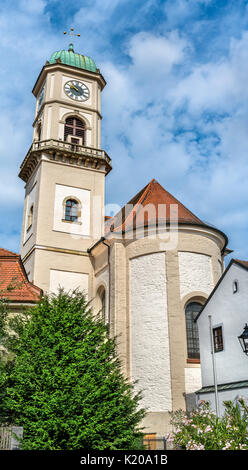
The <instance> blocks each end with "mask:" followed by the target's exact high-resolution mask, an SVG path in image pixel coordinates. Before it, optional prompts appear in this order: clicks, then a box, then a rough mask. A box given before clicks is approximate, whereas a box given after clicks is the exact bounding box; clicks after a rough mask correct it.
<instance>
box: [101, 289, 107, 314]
mask: <svg viewBox="0 0 248 470" xmlns="http://www.w3.org/2000/svg"><path fill="white" fill-rule="evenodd" d="M101 304H102V309H101V310H102V319H103V320H104V321H105V316H106V293H105V289H103V291H102V293H101Z"/></svg>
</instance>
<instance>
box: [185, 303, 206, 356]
mask: <svg viewBox="0 0 248 470" xmlns="http://www.w3.org/2000/svg"><path fill="white" fill-rule="evenodd" d="M201 308H202V305H201V304H199V303H198V302H191V303H189V304H188V305H187V306H186V309H185V317H186V334H187V351H188V358H189V359H200V348H199V334H198V326H197V323H196V322H195V321H194V320H195V318H196V316H197V315H198V313H199V312H200V310H201Z"/></svg>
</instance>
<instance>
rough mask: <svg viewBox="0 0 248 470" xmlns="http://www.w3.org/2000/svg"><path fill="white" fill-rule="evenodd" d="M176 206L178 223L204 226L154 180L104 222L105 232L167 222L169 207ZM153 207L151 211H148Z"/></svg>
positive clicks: (169, 215)
mask: <svg viewBox="0 0 248 470" xmlns="http://www.w3.org/2000/svg"><path fill="white" fill-rule="evenodd" d="M173 204H176V205H177V208H178V223H179V224H182V223H187V224H193V225H199V224H200V225H206V224H204V222H202V221H201V220H200V219H199V218H198V217H196V216H195V215H194V214H193V213H192V212H191V211H190V210H189V209H187V208H186V207H185V206H184V205H183V204H182V203H181V202H180V201H178V200H177V199H176V198H175V197H174V196H172V194H170V193H169V192H168V191H166V190H165V189H164V188H163V187H162V186H161V185H160V184H159V183H158V182H157V181H156V180H155V179H153V180H152V181H150V183H149V184H147V185H146V186H145V187H144V188H143V189H142V190H141V191H140V192H139V193H138V194H136V196H134V197H133V198H132V199H131V200H130V201H129V202H128V203H127V204H126V205H125V206H124V207H123V208H122V209H121V210H120V211H119V212H118V213H117V214H116V215H115V216H114V217H112V218H111V219H110V220H107V221H106V222H105V224H106V225H105V226H106V232H108V231H109V230H110V231H116V232H120V231H126V230H128V229H129V228H131V227H132V226H133V228H135V227H138V226H142V225H143V224H144V225H145V226H146V225H147V224H148V223H149V224H158V223H163V222H164V223H165V222H169V220H170V217H171V214H170V210H171V209H172V208H171V207H170V206H171V205H173ZM149 205H150V208H151V207H153V210H149V207H148V206H149ZM145 208H146V209H147V210H145V211H144V210H143V209H145Z"/></svg>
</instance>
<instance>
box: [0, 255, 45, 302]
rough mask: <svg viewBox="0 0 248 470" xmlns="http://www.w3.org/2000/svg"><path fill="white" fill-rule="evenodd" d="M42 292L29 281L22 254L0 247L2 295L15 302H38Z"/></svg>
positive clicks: (0, 293)
mask: <svg viewBox="0 0 248 470" xmlns="http://www.w3.org/2000/svg"><path fill="white" fill-rule="evenodd" d="M41 294H42V291H41V289H39V287H37V286H35V285H34V284H32V282H29V280H28V278H27V275H26V272H25V269H24V266H23V264H22V261H21V257H20V255H18V254H16V253H13V252H11V251H8V250H5V249H3V248H0V297H4V298H7V299H8V300H10V301H13V302H25V303H26V302H37V301H38V300H39V297H40V295H41Z"/></svg>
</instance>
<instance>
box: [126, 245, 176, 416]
mask: <svg viewBox="0 0 248 470" xmlns="http://www.w3.org/2000/svg"><path fill="white" fill-rule="evenodd" d="M130 317H131V320H130V323H131V332H130V333H131V341H130V355H131V379H132V380H133V381H136V380H138V385H137V388H138V389H141V390H142V394H143V398H142V402H141V404H142V406H144V407H145V408H146V409H147V410H148V411H159V412H161V411H171V409H172V399H171V378H170V350H169V332H168V311H167V290H166V265H165V253H151V254H147V255H144V256H140V257H138V258H133V259H131V260H130Z"/></svg>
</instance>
